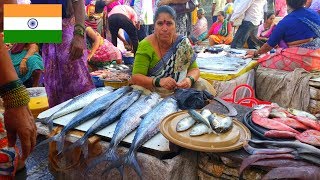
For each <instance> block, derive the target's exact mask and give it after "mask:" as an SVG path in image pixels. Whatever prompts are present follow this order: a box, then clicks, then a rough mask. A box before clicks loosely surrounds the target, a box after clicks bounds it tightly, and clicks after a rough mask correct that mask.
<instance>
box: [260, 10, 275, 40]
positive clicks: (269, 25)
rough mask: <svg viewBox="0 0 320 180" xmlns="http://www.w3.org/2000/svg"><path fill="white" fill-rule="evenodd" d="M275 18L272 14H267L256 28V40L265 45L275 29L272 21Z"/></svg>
mask: <svg viewBox="0 0 320 180" xmlns="http://www.w3.org/2000/svg"><path fill="white" fill-rule="evenodd" d="M275 18H276V16H275V15H274V14H273V13H269V14H267V17H266V20H265V22H264V23H262V24H261V25H260V26H259V27H258V33H257V38H258V39H259V40H260V41H261V42H263V43H266V42H267V41H268V39H269V37H270V36H271V33H272V31H273V29H274V28H275V24H274V19H275Z"/></svg>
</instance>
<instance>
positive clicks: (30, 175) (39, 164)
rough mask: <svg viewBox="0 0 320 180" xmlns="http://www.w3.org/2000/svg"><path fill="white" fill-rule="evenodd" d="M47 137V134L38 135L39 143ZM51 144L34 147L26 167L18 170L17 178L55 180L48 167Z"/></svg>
mask: <svg viewBox="0 0 320 180" xmlns="http://www.w3.org/2000/svg"><path fill="white" fill-rule="evenodd" d="M44 139H46V137H45V136H42V135H38V138H37V143H39V142H41V141H43V140H44ZM48 152H49V145H48V144H46V145H43V146H41V147H38V148H36V149H34V151H33V152H32V154H31V155H30V156H29V157H28V159H27V161H26V167H25V168H24V169H22V170H21V171H19V172H17V174H16V178H15V179H17V180H20V179H21V180H24V179H27V180H35V179H37V180H53V179H54V177H53V175H52V174H51V173H50V171H49V169H48Z"/></svg>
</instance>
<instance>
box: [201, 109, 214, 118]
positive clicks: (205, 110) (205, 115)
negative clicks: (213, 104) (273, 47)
mask: <svg viewBox="0 0 320 180" xmlns="http://www.w3.org/2000/svg"><path fill="white" fill-rule="evenodd" d="M211 114H212V113H211V111H210V110H209V109H203V110H202V111H201V115H202V116H203V117H204V118H208V117H209V116H210V115H211Z"/></svg>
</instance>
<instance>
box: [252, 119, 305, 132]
mask: <svg viewBox="0 0 320 180" xmlns="http://www.w3.org/2000/svg"><path fill="white" fill-rule="evenodd" d="M252 121H253V122H254V123H256V124H258V125H260V126H262V127H265V128H267V129H274V130H280V131H290V132H293V133H297V134H299V131H297V130H295V129H293V128H292V127H289V126H287V125H285V124H283V123H281V122H278V121H274V120H272V119H269V118H263V117H258V116H255V117H254V116H252Z"/></svg>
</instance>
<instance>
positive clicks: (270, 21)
mask: <svg viewBox="0 0 320 180" xmlns="http://www.w3.org/2000/svg"><path fill="white" fill-rule="evenodd" d="M275 18H276V16H275V15H274V14H273V15H271V16H270V17H269V18H268V19H267V23H269V24H272V23H273V22H274V19H275Z"/></svg>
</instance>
